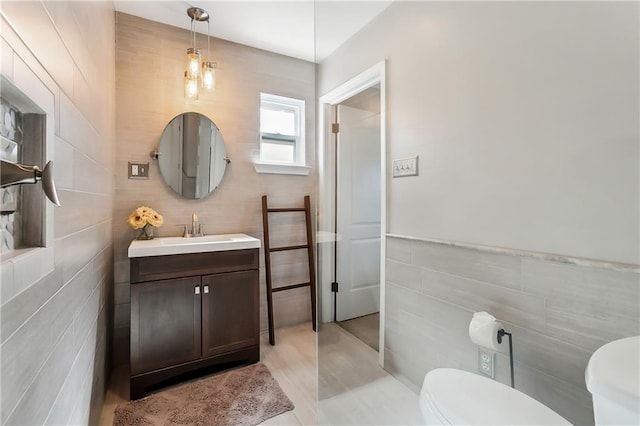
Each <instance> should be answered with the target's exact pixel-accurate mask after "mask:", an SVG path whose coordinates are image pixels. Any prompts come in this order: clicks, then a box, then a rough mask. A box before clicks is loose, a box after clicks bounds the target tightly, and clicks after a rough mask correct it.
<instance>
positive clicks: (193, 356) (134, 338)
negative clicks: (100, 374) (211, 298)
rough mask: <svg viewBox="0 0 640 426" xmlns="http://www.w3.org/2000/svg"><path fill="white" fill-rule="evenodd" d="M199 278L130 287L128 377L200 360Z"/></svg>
mask: <svg viewBox="0 0 640 426" xmlns="http://www.w3.org/2000/svg"><path fill="white" fill-rule="evenodd" d="M200 290H201V287H200V277H190V278H178V279H170V280H162V281H150V282H146V283H138V284H131V374H132V375H135V374H140V373H145V372H148V371H153V370H157V369H160V368H164V367H169V366H172V365H177V364H181V363H185V362H189V361H193V360H197V359H199V358H200V357H201V354H202V351H201V303H202V302H201V291H200Z"/></svg>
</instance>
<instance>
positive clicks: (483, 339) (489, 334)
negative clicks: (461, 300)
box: [469, 312, 504, 351]
mask: <svg viewBox="0 0 640 426" xmlns="http://www.w3.org/2000/svg"><path fill="white" fill-rule="evenodd" d="M503 328H504V327H503V326H502V324H501V323H500V322H498V321H496V318H495V317H494V316H493V315H491V314H488V313H487V312H476V313H475V314H473V318H472V319H471V323H469V337H470V338H471V341H472V342H473V343H475V344H476V345H479V346H482V347H485V348H487V349H491V350H494V351H499V350H501V349H502V345H501V344H500V343H498V331H500V330H502V329H503Z"/></svg>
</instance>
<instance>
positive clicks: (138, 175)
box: [129, 161, 149, 179]
mask: <svg viewBox="0 0 640 426" xmlns="http://www.w3.org/2000/svg"><path fill="white" fill-rule="evenodd" d="M129 179H149V163H133V162H131V161H129Z"/></svg>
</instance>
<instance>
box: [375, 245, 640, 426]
mask: <svg viewBox="0 0 640 426" xmlns="http://www.w3.org/2000/svg"><path fill="white" fill-rule="evenodd" d="M386 268H387V273H386V275H387V276H386V296H385V297H386V304H385V307H386V311H385V348H384V354H385V369H387V370H389V371H390V372H392V373H393V374H394V375H396V376H397V377H399V378H400V379H401V380H403V381H404V382H405V383H406V384H408V385H409V386H410V387H412V388H413V389H415V390H418V389H419V388H420V387H421V386H422V380H423V379H424V375H425V374H426V373H427V372H428V371H429V370H431V369H434V368H439V367H452V368H460V369H464V370H468V371H474V372H475V371H477V346H476V345H474V344H473V343H472V342H471V341H470V339H469V335H468V327H469V322H470V321H471V317H472V315H473V313H474V312H477V311H487V312H489V313H491V314H492V315H494V316H495V317H496V318H498V320H500V321H501V322H502V323H503V324H504V325H505V328H506V329H507V331H510V332H512V333H513V345H514V355H515V385H516V388H517V389H518V390H520V391H523V392H525V393H527V394H529V395H530V396H532V397H533V398H535V399H537V400H539V401H541V402H542V403H543V404H545V405H547V406H549V407H551V408H552V409H553V410H555V411H556V412H558V413H559V414H561V415H562V416H564V417H565V418H566V419H568V420H569V421H570V422H572V423H574V424H579V425H588V424H593V414H592V404H591V395H590V393H589V392H588V391H587V389H586V386H585V381H584V370H585V367H586V366H587V362H588V360H589V357H590V356H591V354H592V353H593V352H594V351H595V350H596V349H597V348H598V347H600V346H602V345H603V344H605V343H607V342H610V341H612V340H615V339H618V338H622V337H628V336H634V335H638V334H640V305H639V304H638V300H640V274H639V273H638V267H637V266H636V265H625V264H611V263H604V262H598V261H583V260H572V259H567V258H561V257H552V256H542V255H538V254H534V253H523V252H510V251H508V250H500V251H496V250H492V249H490V248H486V247H461V246H455V245H451V244H447V243H441V242H429V241H424V240H418V239H411V238H403V237H395V236H388V237H387V259H386ZM495 368H496V379H497V380H499V381H501V382H503V383H506V384H508V383H509V359H508V351H505V352H504V353H499V354H497V355H496V364H495Z"/></svg>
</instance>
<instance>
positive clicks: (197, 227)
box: [178, 213, 204, 238]
mask: <svg viewBox="0 0 640 426" xmlns="http://www.w3.org/2000/svg"><path fill="white" fill-rule="evenodd" d="M178 226H182V238H191V237H204V230H203V227H202V224H201V223H198V216H197V215H196V214H195V213H193V214H192V215H191V226H189V225H178Z"/></svg>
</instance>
